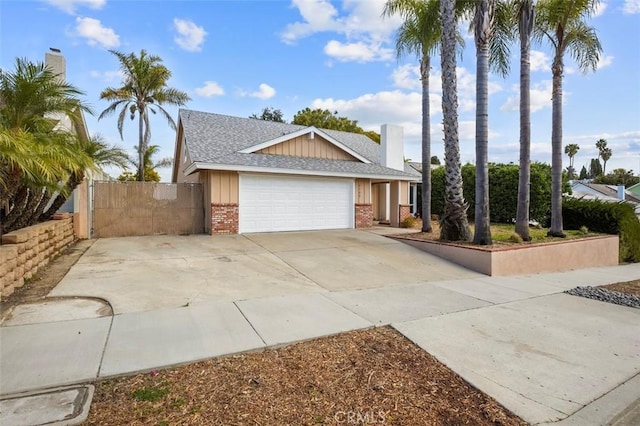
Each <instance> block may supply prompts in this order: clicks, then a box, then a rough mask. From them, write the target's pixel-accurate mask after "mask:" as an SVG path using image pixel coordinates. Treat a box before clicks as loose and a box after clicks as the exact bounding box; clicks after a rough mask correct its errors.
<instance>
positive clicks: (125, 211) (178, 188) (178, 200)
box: [92, 181, 204, 238]
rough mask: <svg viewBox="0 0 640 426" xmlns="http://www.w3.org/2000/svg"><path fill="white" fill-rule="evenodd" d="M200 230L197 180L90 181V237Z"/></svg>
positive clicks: (201, 210) (200, 195)
mask: <svg viewBox="0 0 640 426" xmlns="http://www.w3.org/2000/svg"><path fill="white" fill-rule="evenodd" d="M201 233H204V208H203V188H202V185H201V184H199V183H178V184H175V183H154V182H116V181H94V183H93V229H92V237H93V238H101V237H102V238H103V237H127V236H134V235H162V234H171V235H186V234H201Z"/></svg>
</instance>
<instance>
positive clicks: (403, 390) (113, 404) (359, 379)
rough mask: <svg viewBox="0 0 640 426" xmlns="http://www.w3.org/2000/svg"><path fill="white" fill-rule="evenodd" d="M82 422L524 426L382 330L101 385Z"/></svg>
mask: <svg viewBox="0 0 640 426" xmlns="http://www.w3.org/2000/svg"><path fill="white" fill-rule="evenodd" d="M87 424H92V425H94V424H95V425H121V424H131V425H139V424H159V425H163V424H164V425H169V424H185V425H200V424H212V425H318V424H324V425H330V424H390V425H524V424H526V423H525V422H524V421H522V420H521V419H520V418H518V417H516V416H515V415H514V414H512V413H510V412H509V411H507V410H506V409H505V408H504V407H502V406H501V405H500V404H498V403H497V402H496V401H495V400H493V399H492V398H490V397H488V396H487V395H485V394H483V393H482V392H480V391H478V390H477V389H475V388H474V387H472V386H471V385H469V384H468V383H467V382H465V381H464V380H463V379H461V378H460V377H459V376H458V375H457V374H455V373H453V372H452V371H451V370H450V369H448V368H447V367H446V366H445V365H443V364H441V363H440V362H438V361H437V360H436V359H435V358H434V357H432V356H431V355H429V354H428V353H426V352H425V351H423V350H422V349H420V348H419V347H417V346H416V345H414V344H413V343H412V342H410V341H409V340H407V339H406V338H404V337H403V336H402V335H401V334H399V333H397V332H396V331H395V330H393V329H391V328H388V327H383V328H376V329H369V330H363V331H356V332H351V333H345V334H341V335H338V336H334V337H327V338H322V339H317V340H313V341H308V342H303V343H298V344H295V345H291V346H287V347H283V348H279V349H274V350H267V351H264V352H260V353H252V354H246V355H240V356H234V357H228V358H219V359H213V360H209V361H205V362H200V363H195V364H191V365H187V366H183V367H179V368H174V369H168V370H163V371H158V372H152V373H146V374H139V375H136V376H132V377H125V378H119V379H112V380H107V381H103V382H99V383H98V384H97V386H96V393H95V395H94V399H93V404H92V406H91V410H90V412H89V418H88V420H87Z"/></svg>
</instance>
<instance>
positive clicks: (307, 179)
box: [172, 109, 420, 234]
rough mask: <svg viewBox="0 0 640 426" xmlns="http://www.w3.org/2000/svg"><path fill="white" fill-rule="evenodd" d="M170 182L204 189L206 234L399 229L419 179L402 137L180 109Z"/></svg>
mask: <svg viewBox="0 0 640 426" xmlns="http://www.w3.org/2000/svg"><path fill="white" fill-rule="evenodd" d="M177 126H178V129H177V133H176V145H175V161H174V168H173V175H172V182H174V183H180V182H191V183H196V182H199V183H201V184H203V187H204V197H205V200H204V205H205V214H206V216H205V228H206V232H207V233H210V234H236V233H250V232H274V231H298V230H316V229H339V228H364V227H370V226H372V224H373V223H374V221H380V222H387V221H388V222H389V223H390V225H391V226H396V227H397V226H399V225H400V223H401V222H402V220H404V218H405V217H407V216H409V215H410V214H411V205H410V204H409V193H410V187H411V185H412V184H416V183H417V182H418V181H419V180H420V174H419V173H417V172H416V171H415V170H413V169H410V168H407V169H406V170H405V163H404V152H403V130H402V128H401V127H399V126H394V125H383V126H382V128H381V144H377V143H375V142H374V141H372V140H371V139H369V138H368V137H367V136H365V135H361V134H356V133H348V132H340V131H336V130H327V129H318V128H316V127H314V126H309V127H307V126H300V125H295V124H287V123H278V122H272V121H264V120H259V119H254V118H241V117H231V116H227V115H220V114H212V113H207V112H201V111H193V110H185V109H182V110H180V112H179V114H178V123H177Z"/></svg>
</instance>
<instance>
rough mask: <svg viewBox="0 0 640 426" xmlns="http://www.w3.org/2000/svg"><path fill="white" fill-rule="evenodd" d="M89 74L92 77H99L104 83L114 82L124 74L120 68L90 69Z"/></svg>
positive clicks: (118, 80) (119, 79)
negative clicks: (112, 69)
mask: <svg viewBox="0 0 640 426" xmlns="http://www.w3.org/2000/svg"><path fill="white" fill-rule="evenodd" d="M89 75H90V76H91V77H93V78H99V79H101V80H103V81H104V82H106V83H115V82H120V81H122V78H123V76H124V74H123V73H122V71H121V70H114V71H95V70H94V71H91V72H90V73H89Z"/></svg>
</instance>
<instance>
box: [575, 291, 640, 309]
mask: <svg viewBox="0 0 640 426" xmlns="http://www.w3.org/2000/svg"><path fill="white" fill-rule="evenodd" d="M565 293H567V294H571V295H573V296H581V297H587V298H589V299H594V300H600V301H602V302H608V303H614V304H616V305H622V306H629V307H632V308H640V297H639V296H634V295H632V294H626V293H621V292H619V291H613V290H607V289H604V288H600V287H591V286H586V287H576V288H572V289H571V290H567V291H565Z"/></svg>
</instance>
